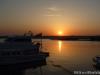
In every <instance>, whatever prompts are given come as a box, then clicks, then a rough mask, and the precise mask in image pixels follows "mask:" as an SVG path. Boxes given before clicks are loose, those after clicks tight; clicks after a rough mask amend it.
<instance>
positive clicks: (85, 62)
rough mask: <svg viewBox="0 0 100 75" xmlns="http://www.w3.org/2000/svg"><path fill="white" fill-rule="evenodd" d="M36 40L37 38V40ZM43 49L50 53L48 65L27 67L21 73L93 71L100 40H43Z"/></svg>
mask: <svg viewBox="0 0 100 75" xmlns="http://www.w3.org/2000/svg"><path fill="white" fill-rule="evenodd" d="M35 41H36V40H35ZM42 42H43V43H42V47H43V51H47V52H49V53H50V56H49V57H48V58H47V60H46V61H47V65H45V66H42V67H39V68H36V69H26V70H25V71H23V73H22V74H19V75H71V72H73V71H77V70H79V71H93V70H95V68H94V67H93V64H94V63H93V61H92V58H93V57H95V56H97V55H100V42H92V41H59V40H43V41H42Z"/></svg>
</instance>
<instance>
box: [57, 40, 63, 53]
mask: <svg viewBox="0 0 100 75" xmlns="http://www.w3.org/2000/svg"><path fill="white" fill-rule="evenodd" d="M58 47H59V52H61V49H62V41H58Z"/></svg>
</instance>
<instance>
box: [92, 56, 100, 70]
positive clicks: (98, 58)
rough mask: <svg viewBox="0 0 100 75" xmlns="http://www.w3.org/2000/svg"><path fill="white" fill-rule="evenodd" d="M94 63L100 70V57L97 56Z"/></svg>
mask: <svg viewBox="0 0 100 75" xmlns="http://www.w3.org/2000/svg"><path fill="white" fill-rule="evenodd" d="M93 62H94V63H95V64H94V65H93V66H94V67H95V68H96V69H100V56H95V57H94V58H93Z"/></svg>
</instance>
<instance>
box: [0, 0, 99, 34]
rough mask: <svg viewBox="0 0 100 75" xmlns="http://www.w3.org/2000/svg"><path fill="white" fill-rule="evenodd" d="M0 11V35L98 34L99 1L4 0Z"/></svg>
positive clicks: (0, 5) (0, 3)
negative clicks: (40, 33) (26, 33)
mask: <svg viewBox="0 0 100 75" xmlns="http://www.w3.org/2000/svg"><path fill="white" fill-rule="evenodd" d="M0 11H1V12H0V35H8V34H11V35H13V34H23V33H25V32H27V31H29V30H31V31H32V32H33V33H34V34H36V33H39V32H42V33H43V34H44V35H58V32H59V31H61V32H62V35H100V33H99V32H100V1H99V0H86V1H82V0H81V1H80V0H70V1H69V0H36V1H35V0H34V1H28V0H17V1H13V0H12V1H8V0H4V1H1V2H0Z"/></svg>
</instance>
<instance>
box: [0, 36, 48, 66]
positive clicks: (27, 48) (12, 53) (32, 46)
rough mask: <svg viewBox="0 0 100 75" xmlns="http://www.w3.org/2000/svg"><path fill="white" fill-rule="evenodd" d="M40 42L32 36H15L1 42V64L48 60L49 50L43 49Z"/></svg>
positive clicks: (35, 62)
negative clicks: (33, 39)
mask: <svg viewBox="0 0 100 75" xmlns="http://www.w3.org/2000/svg"><path fill="white" fill-rule="evenodd" d="M40 46H41V43H40V42H35V43H33V42H32V37H30V36H13V37H8V38H6V39H5V41H4V42H2V43H0V66H3V65H16V64H25V63H26V64H27V63H33V64H37V63H38V62H41V61H42V62H43V61H46V57H47V56H49V53H48V52H43V51H41V48H40Z"/></svg>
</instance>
